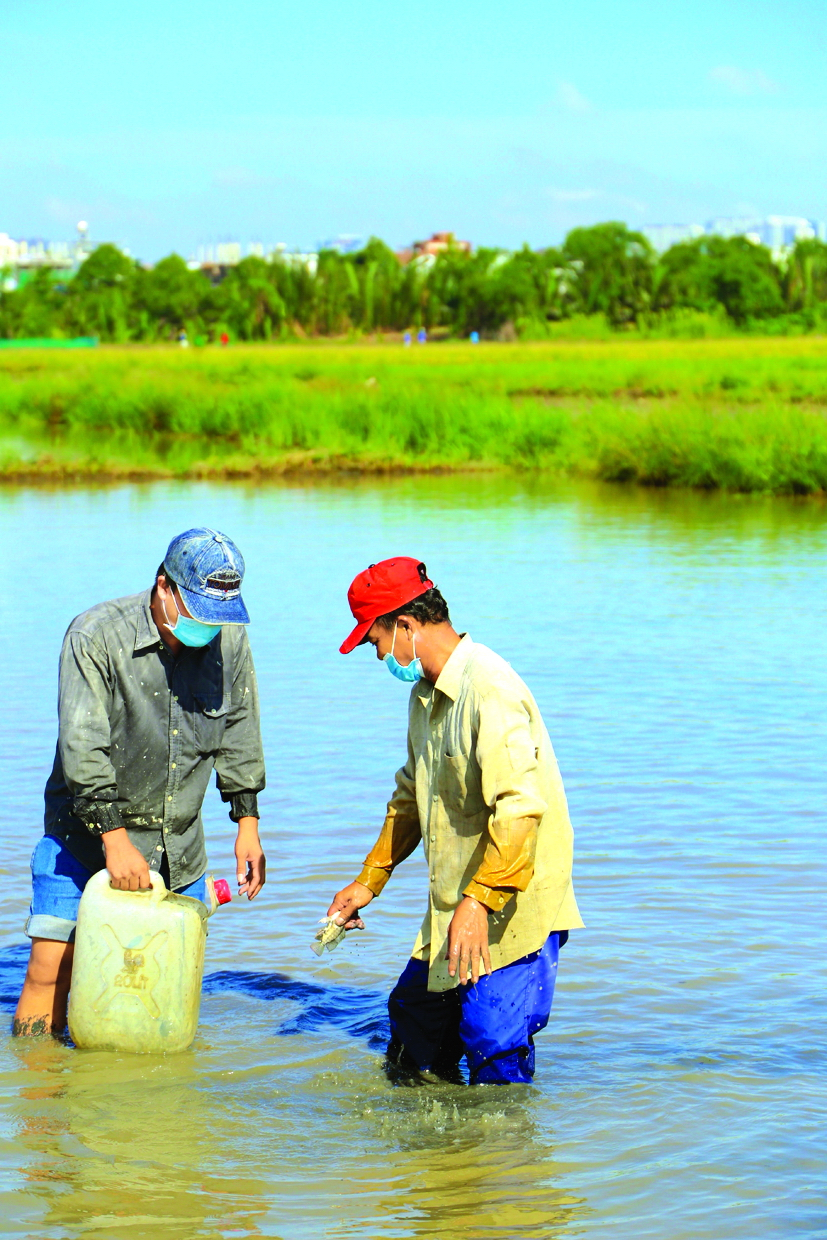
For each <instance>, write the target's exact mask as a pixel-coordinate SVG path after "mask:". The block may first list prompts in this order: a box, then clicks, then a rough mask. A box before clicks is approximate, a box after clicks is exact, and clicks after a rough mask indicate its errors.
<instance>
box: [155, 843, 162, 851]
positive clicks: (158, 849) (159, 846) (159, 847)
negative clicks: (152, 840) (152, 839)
mask: <svg viewBox="0 0 827 1240" xmlns="http://www.w3.org/2000/svg"><path fill="white" fill-rule="evenodd" d="M155 851H156V852H163V851H164V846H163V844H159V845H158V847H157V848H156V849H155Z"/></svg>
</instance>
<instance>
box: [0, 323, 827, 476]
mask: <svg viewBox="0 0 827 1240" xmlns="http://www.w3.org/2000/svg"><path fill="white" fill-rule="evenodd" d="M474 469H480V470H482V469H515V470H550V471H558V472H566V473H571V474H578V475H581V476H584V477H592V478H598V479H602V480H606V481H632V482H638V483H641V484H646V485H656V486H667V485H679V486H689V487H703V488H723V489H726V490H732V491H764V492H771V493H777V494H811V493H816V492H822V491H825V490H827V340H824V339H823V338H820V337H812V336H804V337H786V338H784V337H782V338H773V339H762V338H755V337H738V338H729V339H718V340H715V339H712V340H693V341H675V340H641V339H625V338H619V339H618V338H615V339H613V340H609V341H606V340H592V341H568V340H567V341H555V342H538V343H533V344H526V343H523V344H481V345H477V346H474V345H471V344H469V343H458V344H441V345H427V346H425V347H413V348H410V349H403V348H402V347H400V346H399V345H398V344H393V345H390V344H359V345H346V344H332V343H331V344H316V343H314V344H312V345H311V344H297V345H274V346H264V345H250V346H235V347H232V348H229V349H226V350H222V349H219V348H213V347H210V348H206V349H189V350H182V349H177V348H174V347H166V346H133V347H123V348H121V347H114V346H113V347H103V348H100V349H97V350H77V351H74V350H69V351H66V352H63V351H59V350H42V351H41V350H38V349H28V350H20V351H13V350H9V351H8V352H4V353H3V354H0V480H5V481H15V480H18V481H31V480H38V479H44V480H54V481H61V480H65V481H70V480H72V479H78V480H81V479H92V478H99V479H101V480H104V479H117V478H156V477H256V476H259V477H266V476H276V475H280V474H288V473H298V472H305V473H312V472H329V471H338V470H356V471H363V472H395V471H425V470H474Z"/></svg>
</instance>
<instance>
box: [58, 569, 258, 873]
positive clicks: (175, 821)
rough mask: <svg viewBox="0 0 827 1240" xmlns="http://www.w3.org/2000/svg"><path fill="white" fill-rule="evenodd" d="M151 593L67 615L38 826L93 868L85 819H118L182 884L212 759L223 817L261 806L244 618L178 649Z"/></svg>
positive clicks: (192, 859) (200, 835)
mask: <svg viewBox="0 0 827 1240" xmlns="http://www.w3.org/2000/svg"><path fill="white" fill-rule="evenodd" d="M150 600H151V591H150V590H146V591H144V592H143V593H142V594H133V595H130V596H129V597H128V598H120V599H113V600H112V601H111V602H107V603H100V604H99V605H98V606H97V607H93V608H91V610H90V611H86V612H84V613H83V614H82V615H80V616H77V617H76V619H74V620H73V621H72V623H71V625H70V626H69V629H68V632H67V633H66V637H65V638H64V641H63V649H62V650H61V655H60V687H59V693H58V716H59V733H58V742H57V753H56V755H55V763H54V767H53V768H52V773H51V775H50V777H49V780H48V782H47V784H46V794H45V796H46V814H45V828H46V833H47V834H48V835H54V836H57V837H58V838H59V839H63V840H65V842H66V845H67V847H68V848H69V849H70V851H71V852H72V853H73V854H74V856H75V857H77V859H78V860H79V861H80V862H81V864H82V865H85V866H86V867H87V868H88V869H90V870H93V871H94V870H99V869H102V867H103V864H104V856H103V847H102V845H101V841H100V838H99V837H98V836H95V835H93V834H92V833H91V832H90V830H89V828H90V826H93V825H95V824H101V823H104V824H106V825H107V826H108V825H113V826H124V827H126V830H127V832H128V834H129V838H130V840H131V841H132V843H133V844H134V845H135V846H136V848H138V849H139V850H140V851H141V853H142V854H143V855H144V857H145V858H146V860H147V861H148V862H149V864H150V866H151V867H152V868H153V869H158V868H159V867H160V865H161V861H162V859H163V855H164V852H165V851H166V854H167V857H168V859H169V870H170V884H171V886H172V887H183V886H186V885H187V884H189V883H192V882H195V880H196V879H198V878H200V877H201V875H202V874H203V873H204V871H205V869H206V866H207V857H206V851H205V847H204V830H203V826H202V823H201V805H202V802H203V800H204V794H205V792H206V790H207V785H208V783H209V779H210V774H211V772H212V771H213V770H215V773H216V783H217V785H218V789H219V791H220V793H221V796H222V799H223V800H225V801H230V802H231V803H232V810H231V817H233V818H238V817H241V816H243V815H245V814H253V815H255V816H256V817H257V816H258V808H257V805H256V796H255V794H256V793H258V792H260V791H261V789H262V788H263V787H264V757H263V753H262V746H261V732H260V727H259V705H258V691H257V688H256V676H255V669H254V667H253V660H252V655H251V653H250V646H249V642H248V640H247V633H246V631H245V629H244V627H243V626H241V625H227V626H225V627H224V628H222V630H221V633H220V635H218V636H217V637H216V638H215V639H214V640H213V641H211V642H210V643H209V645H207V646H203V647H201V648H199V649H193V648H188V647H185V648H184V649H183V650H182V651H181V652H180V654H179V655H178V656H177V657H176V656H174V655H173V654H172V653H171V652H170V650H169V649H168V648H167V647H166V646H165V645H164V643H163V642H162V641H161V639H160V636H159V634H158V629H157V628H156V626H155V622H154V621H153V619H152V615H151V613H150V609H149V608H150Z"/></svg>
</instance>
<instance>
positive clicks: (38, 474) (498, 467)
mask: <svg viewBox="0 0 827 1240" xmlns="http://www.w3.org/2000/svg"><path fill="white" fill-rule="evenodd" d="M519 472H526V471H525V470H520V469H516V468H515V467H514V466H512V465H507V464H504V463H502V462H499V461H457V462H422V463H412V462H409V461H402V460H397V459H394V458H386V459H376V458H370V457H360V456H348V455H342V454H331V455H329V456H324V455H320V454H319V453H285V455H284V456H277V457H273V458H267V459H266V460H261V459H259V458H250V459H249V460H247V461H245V460H243V459H234V460H232V461H229V462H226V463H224V464H219V463H218V462H214V461H202V462H195V463H193V464H192V465H189V466H185V467H183V468H180V469H173V468H170V467H167V466H164V465H131V464H127V463H126V462H123V463H122V462H118V461H94V460H84V459H79V460H67V461H59V460H55V459H54V458H52V457H49V456H44V457H42V458H40V459H38V460H34V461H6V462H3V463H2V464H0V486H2V485H6V486H13V485H15V484H16V483H23V484H27V485H31V484H36V483H39V482H40V483H74V482H161V481H165V480H173V479H176V480H178V479H180V480H181V481H190V482H192V481H216V482H221V481H232V480H234V479H240V480H242V479H261V480H262V481H267V480H269V479H278V478H288V477H308V478H312V477H327V476H330V475H335V474H356V475H363V476H366V477H371V476H380V477H381V476H396V477H405V476H411V475H415V474H421V475H439V474H472V473H499V474H507V473H519ZM538 472H543V473H568V472H570V471H566V470H561V469H559V468H557V467H552V468H542V467H541V468H540V470H539V471H538Z"/></svg>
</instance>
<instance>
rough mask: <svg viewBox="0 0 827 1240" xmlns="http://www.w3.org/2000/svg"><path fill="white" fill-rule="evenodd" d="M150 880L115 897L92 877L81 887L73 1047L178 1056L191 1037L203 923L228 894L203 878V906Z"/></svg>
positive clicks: (155, 877)
mask: <svg viewBox="0 0 827 1240" xmlns="http://www.w3.org/2000/svg"><path fill="white" fill-rule="evenodd" d="M150 878H151V881H152V887H151V888H149V889H147V890H146V891H117V890H116V889H115V888H113V887H112V886H110V881H109V872H108V871H107V870H99V871H98V873H97V874H94V875H93V876H92V878H90V879H89V882H88V883H87V884H86V888H85V890H84V892H83V895H82V896H81V901H80V909H79V910H78V924H77V930H76V932H75V956H74V963H73V966H72V989H71V991H70V994H69V1032H70V1034H71V1035H72V1040H73V1041H74V1043H75V1045H76V1046H82V1047H95V1048H97V1049H99V1050H113V1051H134V1052H137V1053H149V1052H156V1053H157V1052H158V1051H182V1050H185V1049H186V1048H187V1047H188V1046H189V1045H190V1043H191V1042H192V1040H193V1038H194V1037H195V1030H196V1028H197V1026H198V1013H199V1010H200V1008H201V977H202V974H203V971H204V945H205V942H206V938H207V918H208V917H209V916H210V914H211V913H212V912H214V911H215V909H216V908H217V907H218V905H219V904H224V903H226V901H227V900H229V899H230V891H229V887H228V886H227V883H226V882H224V881H223V880H221V879H219V880H217V881H215V882H214V881H213V880H212V879H208V880H207V899H208V900H209V902H210V905H209V907H207V906H205V905H204V904H202V903H201V901H200V900H195V899H193V898H192V897H191V896H181V895H176V894H175V893H174V892H171V891H168V890H167V887H166V884H165V883H164V880H163V878H161V876H160V874H155V873H152V874H151V875H150ZM216 889H217V890H216Z"/></svg>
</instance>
